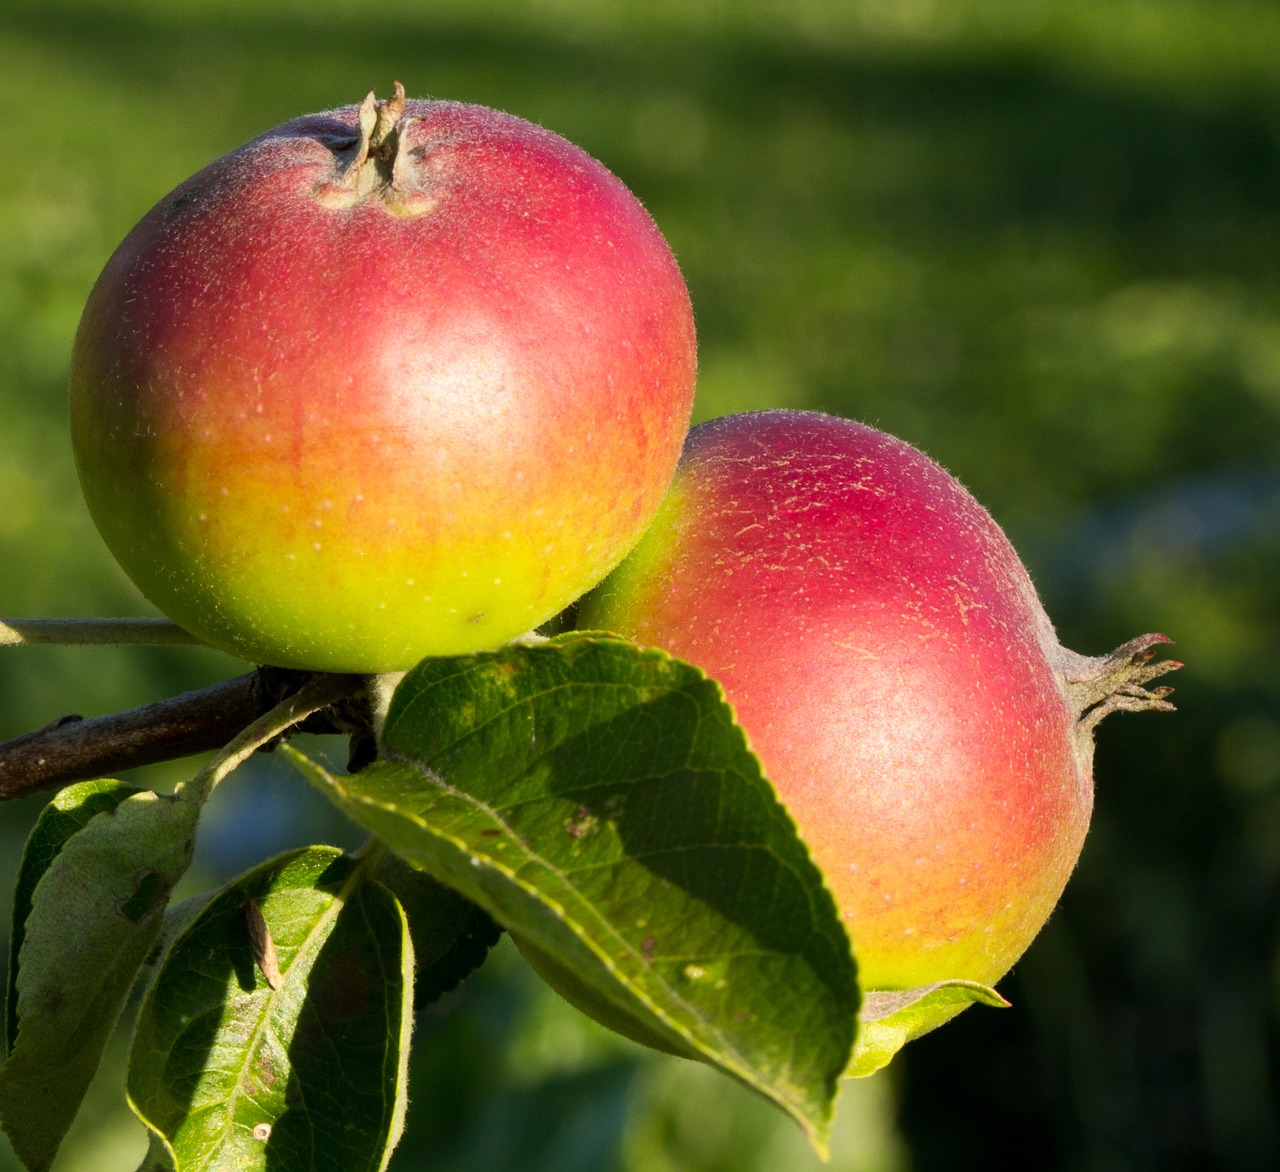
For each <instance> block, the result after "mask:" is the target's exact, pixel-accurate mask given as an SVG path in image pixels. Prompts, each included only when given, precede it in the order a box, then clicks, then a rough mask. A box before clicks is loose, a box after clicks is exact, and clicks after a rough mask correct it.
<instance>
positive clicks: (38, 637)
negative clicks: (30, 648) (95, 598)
mask: <svg viewBox="0 0 1280 1172" xmlns="http://www.w3.org/2000/svg"><path fill="white" fill-rule="evenodd" d="M199 642H200V640H199V639H197V638H196V637H195V636H194V635H189V634H188V633H187V632H186V631H184V630H183V629H182V628H181V627H179V626H178V625H177V624H175V623H171V622H170V621H169V620H168V619H0V647H21V646H23V645H25V644H29V643H59V644H62V645H64V646H85V645H89V644H102V643H129V644H133V645H135V646H151V647H171V646H174V645H178V644H191V643H199Z"/></svg>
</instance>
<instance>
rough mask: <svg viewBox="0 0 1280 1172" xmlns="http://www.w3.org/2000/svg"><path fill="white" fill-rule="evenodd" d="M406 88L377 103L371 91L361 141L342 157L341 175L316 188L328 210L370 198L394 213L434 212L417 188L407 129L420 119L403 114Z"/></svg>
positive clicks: (364, 106) (399, 87)
mask: <svg viewBox="0 0 1280 1172" xmlns="http://www.w3.org/2000/svg"><path fill="white" fill-rule="evenodd" d="M404 108H405V96H404V86H403V85H401V84H400V83H399V82H398V81H397V82H396V83H395V93H394V94H393V95H392V96H391V97H390V98H386V99H385V100H381V101H380V100H379V99H378V98H377V96H376V95H375V94H374V91H373V90H370V91H369V93H368V94H367V95H366V96H365V99H364V101H363V102H361V104H360V121H359V130H360V137H359V139H358V140H354V141H352V142H351V144H350V145H348V146H346V147H344V148H343V149H342V150H341V152H340V153H339V154H338V158H337V174H336V175H335V176H334V177H333V178H331V179H326V180H325V181H324V182H323V183H321V184H320V185H319V186H318V187H317V189H316V198H317V199H318V200H319V201H320V202H321V203H322V204H324V205H325V206H326V207H331V208H349V207H354V206H355V205H356V204H358V203H360V202H362V201H363V200H365V199H368V198H370V197H376V198H378V199H379V200H380V201H381V202H382V204H383V205H384V206H385V207H386V209H387V210H388V211H390V212H392V213H394V214H395V215H400V216H417V215H421V214H422V213H424V212H427V211H430V210H431V207H432V204H433V203H434V201H433V200H432V199H431V197H430V196H428V195H427V194H426V193H425V192H423V191H421V190H418V187H417V181H416V177H415V176H414V175H413V174H412V171H411V168H410V158H411V156H410V154H409V150H408V147H407V145H406V143H405V139H406V137H407V136H406V131H407V130H408V129H409V128H410V127H411V126H413V125H414V124H415V123H416V122H419V121H420V119H417V118H406V117H405V116H404Z"/></svg>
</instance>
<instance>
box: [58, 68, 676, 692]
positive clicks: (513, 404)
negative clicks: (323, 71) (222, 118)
mask: <svg viewBox="0 0 1280 1172" xmlns="http://www.w3.org/2000/svg"><path fill="white" fill-rule="evenodd" d="M397 89H398V94H397V98H395V99H391V100H390V101H388V102H381V103H376V105H375V104H374V103H373V100H372V95H370V98H369V99H366V102H365V104H364V106H363V107H356V106H349V107H345V108H342V109H337V110H332V111H329V112H327V113H322V114H316V115H310V116H307V117H303V118H299V119H297V120H295V121H292V122H288V123H286V124H284V125H283V126H280V127H277V128H276V129H274V130H271V131H269V132H267V133H266V134H264V135H262V136H260V137H259V138H256V139H254V140H253V141H251V142H249V143H247V144H246V145H244V146H243V147H240V148H239V149H237V150H235V151H233V152H231V153H230V154H229V155H227V156H225V157H223V158H222V159H219V160H218V161H217V162H215V163H213V164H211V165H210V166H209V167H207V168H205V169H204V170H203V171H201V172H199V173H198V174H197V175H195V176H193V177H192V178H191V179H189V180H187V181H186V182H185V183H183V184H182V185H180V186H179V187H178V188H177V189H175V190H174V191H173V192H171V193H170V194H169V195H167V196H166V197H165V198H164V199H162V200H161V201H160V202H159V203H158V204H157V205H156V207H155V208H153V209H152V210H151V211H150V212H149V213H148V214H147V215H146V216H145V217H144V218H143V219H142V220H141V221H140V222H139V223H138V225H137V226H136V227H135V228H134V229H133V230H132V231H131V232H130V233H129V235H128V237H127V238H126V239H125V240H124V242H123V243H122V244H121V245H120V247H119V248H118V249H117V251H116V253H115V254H114V255H113V256H112V257H111V259H110V261H109V262H108V263H107V265H106V268H105V269H104V271H103V273H102V275H101V276H100V277H99V279H98V282H97V284H96V285H95V287H94V289H93V292H92V294H91V295H90V297H89V300H88V304H87V306H86V308H85V311H84V315H83V318H82V320H81V323H80V328H79V331H78V334H77V337H76V342H75V347H74V353H73V357H72V370H71V386H70V407H71V428H72V439H73V445H74V450H75V456H76V462H77V467H78V470H79V473H80V478H81V483H82V487H83V490H84V495H85V498H86V500H87V502H88V504H89V508H90V511H91V513H92V516H93V519H94V521H95V522H96V524H97V526H98V528H99V530H100V531H101V533H102V536H103V538H104V539H105V541H106V543H107V545H108V547H109V548H110V549H111V551H112V553H113V554H114V555H115V557H116V559H117V560H118V561H119V562H120V564H121V565H122V566H123V568H124V569H125V571H126V572H127V573H128V574H129V576H130V577H131V578H132V579H133V580H134V582H135V583H136V584H137V586H138V587H139V588H140V589H141V591H142V592H143V594H144V595H146V597H147V598H149V599H150V600H151V601H152V602H153V603H154V604H155V605H156V606H158V607H159V608H160V609H161V610H162V611H164V612H165V613H166V614H167V615H169V617H170V618H172V619H173V620H174V621H175V622H177V623H178V624H179V625H181V626H182V627H184V628H186V629H187V630H188V631H190V632H191V633H193V634H195V635H197V636H198V637H200V638H201V639H203V640H205V641H206V642H208V643H210V644H212V645H214V646H216V647H220V648H222V649H224V650H226V651H229V652H232V653H233V654H236V655H239V656H242V657H244V658H247V659H250V660H253V661H254V662H258V663H267V664H274V665H278V666H283V667H294V668H308V669H316V670H330V671H349V672H378V671H389V670H397V669H403V668H408V667H409V666H411V665H412V664H414V663H416V662H417V661H418V660H419V659H421V658H422V657H424V656H427V655H446V654H456V653H464V652H468V651H472V650H476V649H479V648H485V647H491V646H495V645H497V644H500V643H502V642H504V641H506V640H508V639H510V638H512V637H515V636H518V635H520V634H523V633H524V632H526V631H529V630H531V629H532V628H534V627H536V626H537V625H538V624H540V623H542V622H543V621H545V620H546V619H547V618H549V617H551V616H553V615H554V614H556V613H557V612H558V611H560V610H561V609H562V608H563V607H564V606H566V605H567V604H568V603H569V602H570V601H572V600H573V599H574V598H576V597H577V596H578V595H580V594H581V593H582V592H583V591H584V590H586V589H588V588H589V587H590V586H592V585H593V584H595V583H596V582H598V581H599V580H600V579H601V578H602V577H603V576H604V575H605V574H606V573H607V572H608V570H609V569H610V568H611V567H612V566H614V565H615V564H616V563H617V562H618V561H619V559H620V558H621V557H622V556H623V555H624V554H625V553H626V552H627V550H628V549H629V548H630V547H631V545H632V544H634V542H635V540H636V539H637V538H638V536H639V535H640V533H641V532H642V531H643V530H644V528H645V526H646V525H647V524H648V522H649V521H650V520H651V518H652V517H653V515H654V513H655V512H656V510H657V508H658V507H659V505H660V504H661V501H662V498H663V494H664V493H665V491H666V488H667V485H668V483H669V481H670V478H671V475H672V473H673V471H674V468H675V464H676V460H677V459H678V457H679V452H680V445H681V442H682V440H683V438H684V435H685V433H686V431H687V428H688V420H689V412H690V408H691V406H692V399H693V386H694V378H695V366H696V359H695V341H694V327H693V317H692V312H691V308H690V304H689V297H688V293H687V290H686V288H685V285H684V281H683V279H682V278H681V275H680V272H679V269H678V267H677V264H676V262H675V259H674V258H673V256H672V254H671V251H670V249H669V248H668V247H667V244H666V242H665V241H664V240H663V238H662V236H661V234H660V232H659V231H658V229H657V227H656V226H655V225H654V223H653V221H652V219H651V218H650V217H649V215H648V213H647V212H645V210H644V209H643V208H642V207H641V205H640V204H639V202H638V201H637V200H636V199H635V197H634V196H633V195H632V194H631V193H630V192H629V191H628V190H627V189H626V187H625V186H624V185H623V184H622V183H621V182H620V181H619V180H618V179H616V178H615V177H614V176H613V175H611V174H610V173H609V172H608V171H607V170H606V169H605V168H604V167H603V166H602V165H601V164H599V163H598V162H596V161H595V160H593V159H592V158H591V157H590V156H588V155H587V154H585V153H584V152H582V151H581V150H579V149H578V148H577V147H574V146H572V145H571V144H569V143H568V142H566V141H565V140H564V139H562V138H559V137H558V136H556V135H554V134H552V133H550V132H548V131H545V130H542V129H540V128H538V127H535V126H533V125H531V124H529V123H527V122H524V121H522V120H520V119H518V118H514V117H512V116H509V115H506V114H502V113H499V112H497V111H494V110H489V109H486V108H483V107H478V106H471V105H463V104H459V103H453V102H436V101H409V102H408V103H404V102H403V90H400V89H399V87H397ZM397 102H399V105H397V104H396V103H397ZM362 110H363V112H364V115H365V116H366V117H367V121H366V123H365V124H362V122H361V118H362ZM375 119H376V120H377V121H378V126H379V130H378V131H375V132H374V134H373V137H372V138H371V137H370V132H369V127H370V126H371V125H373V122H374V121H375ZM379 133H385V135H386V137H384V139H383V141H382V144H381V150H379V142H378V134H379ZM362 151H363V152H364V154H363V155H361V152H362ZM357 156H360V157H357Z"/></svg>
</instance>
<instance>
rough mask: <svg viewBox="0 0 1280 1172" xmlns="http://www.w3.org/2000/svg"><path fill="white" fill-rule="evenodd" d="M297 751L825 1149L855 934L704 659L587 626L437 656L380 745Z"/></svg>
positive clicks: (580, 996) (472, 894)
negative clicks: (337, 760) (353, 761)
mask: <svg viewBox="0 0 1280 1172" xmlns="http://www.w3.org/2000/svg"><path fill="white" fill-rule="evenodd" d="M294 756H295V759H297V755H296V754H294ZM303 768H304V771H305V772H306V773H307V774H308V776H309V777H310V778H311V779H312V781H313V782H314V783H315V784H317V785H318V786H320V788H322V789H323V790H324V791H325V792H326V793H328V794H329V796H330V797H331V798H332V799H333V800H334V801H335V802H337V803H338V805H339V806H340V807H341V808H343V809H344V810H346V811H347V812H348V813H349V814H351V815H352V816H353V817H354V818H355V819H356V820H357V821H359V822H361V823H363V824H364V825H365V826H366V827H368V828H369V829H370V830H372V831H373V832H374V833H375V834H377V835H379V836H381V837H382V838H383V839H384V840H385V841H387V842H388V843H389V844H390V845H391V847H392V849H393V850H395V851H396V852H397V853H398V854H400V855H401V856H403V857H404V858H406V859H408V860H409V861H411V862H412V863H414V864H415V865H416V866H419V867H421V868H423V870H426V871H428V872H430V873H431V874H433V875H434V876H435V877H436V878H438V879H439V880H440V881H441V882H442V883H446V884H448V885H449V886H451V887H454V888H456V889H457V890H459V891H461V892H462V893H463V894H464V895H466V896H467V897H468V898H469V899H472V900H474V901H475V902H476V903H478V904H479V905H480V906H481V907H483V908H484V909H485V910H486V911H487V912H489V913H490V914H491V915H492V916H493V917H494V919H496V920H497V921H498V922H499V923H500V924H502V925H503V926H504V927H506V928H507V929H508V930H509V931H510V932H511V934H512V936H513V937H514V938H515V939H516V941H517V943H518V944H519V946H520V948H521V950H522V951H523V952H524V953H525V955H526V957H528V958H529V959H530V961H531V962H532V963H533V964H534V966H535V967H536V968H537V969H538V970H539V971H540V972H541V973H542V974H543V975H544V976H545V977H546V978H547V979H548V980H549V981H550V982H551V983H552V984H553V985H554V986H555V987H556V988H557V989H558V990H559V991H560V992H561V993H562V994H564V995H565V996H566V997H567V998H568V999H569V1000H571V1001H573V1002H574V1003H575V1004H577V1005H578V1006H579V1007H580V1008H582V1009H584V1010H586V1011H587V1012H588V1013H590V1014H591V1015H592V1016H594V1017H596V1018H597V1019H598V1020H600V1021H603V1022H604V1023H605V1024H607V1025H609V1026H611V1027H612V1028H614V1029H617V1030H618V1031H619V1032H621V1033H624V1034H627V1035H628V1036H630V1037H633V1038H636V1039H638V1040H641V1041H644V1042H647V1043H649V1044H651V1045H655V1046H658V1047H660V1048H662V1049H666V1050H670V1051H672V1052H675V1053H678V1054H683V1055H686V1056H688V1057H693V1058H699V1059H702V1060H703V1061H706V1062H710V1063H712V1064H713V1065H716V1066H718V1067H720V1068H721V1069H723V1070H725V1071H727V1072H729V1073H730V1074H732V1075H734V1076H736V1077H737V1078H739V1079H741V1080H742V1081H743V1082H745V1083H747V1084H748V1085H749V1086H752V1087H754V1088H756V1089H757V1090H759V1091H760V1092H762V1093H763V1094H765V1095H767V1096H768V1097H769V1098H771V1099H773V1100H774V1101H775V1102H776V1103H778V1104H779V1105H780V1106H782V1107H783V1108H784V1109H785V1110H787V1111H788V1112H790V1113H791V1114H792V1115H793V1116H794V1117H795V1118H796V1119H797V1120H799V1121H800V1123H801V1124H802V1126H804V1127H805V1129H806V1131H807V1132H808V1134H809V1135H810V1138H811V1139H812V1140H813V1141H814V1143H815V1145H817V1146H819V1147H820V1148H821V1146H822V1145H823V1143H824V1137H825V1134H826V1131H827V1128H828V1124H829V1121H830V1117H831V1104H832V1099H833V1096H834V1093H835V1088H836V1085H837V1080H838V1077H839V1075H840V1073H841V1072H842V1071H843V1070H844V1068H845V1065H846V1063H847V1061H848V1058H849V1054H850V1050H851V1047H852V1041H853V1031H854V1025H855V1014H856V1012H857V1008H858V991H857V982H856V980H855V972H854V965H853V960H852V955H851V952H850V948H849V942H848V938H847V936H846V935H845V932H844V929H843V927H842V926H841V924H840V922H839V919H838V917H837V915H836V911H835V906H834V903H833V902H832V899H831V897H830V895H829V894H828V892H827V890H826V888H825V887H824V885H823V881H822V877H821V875H820V873H819V872H818V870H817V868H816V867H815V866H814V864H813V863H812V861H811V860H810V858H809V854H808V851H807V849H806V848H805V846H804V845H803V843H802V842H801V841H800V839H799V837H798V836H797V834H796V830H795V826H794V824H793V822H792V821H791V818H790V817H789V816H788V814H787V813H786V811H785V810H784V809H783V807H782V805H781V804H780V803H779V802H778V800H777V797H776V795H775V793H774V791H773V788H772V786H771V785H769V783H768V782H767V781H766V780H765V779H764V778H763V776H762V775H761V773H760V767H759V763H758V761H757V760H756V758H755V757H754V756H753V755H752V753H751V752H750V751H749V750H748V748H747V745H746V741H745V738H744V737H743V734H742V731H741V729H740V728H738V726H737V725H736V723H735V722H734V720H733V717H732V712H731V710H730V709H729V707H728V706H727V705H726V703H725V702H724V699H723V696H722V694H721V692H720V689H719V687H718V685H716V684H715V683H714V682H713V681H711V680H709V679H708V678H707V677H706V676H705V675H704V674H703V673H702V672H700V671H699V670H698V669H696V668H694V667H692V666H690V665H689V664H686V663H682V662H680V661H679V660H675V659H672V658H671V657H670V656H667V655H664V654H662V653H661V652H658V651H654V650H650V649H644V648H640V647H637V646H635V645H634V644H632V643H629V642H627V641H625V640H622V639H617V638H613V637H604V636H584V635H567V636H561V637H559V638H557V639H554V640H551V641H549V642H546V643H542V644H539V645H534V646H510V647H505V648H503V649H501V650H499V651H494V652H489V653H486V654H481V655H475V656H464V657H457V658H449V659H433V660H427V661H425V662H424V663H422V664H420V665H419V666H418V667H417V668H416V669H414V671H412V672H411V673H409V675H408V676H407V677H406V678H405V680H404V681H403V682H402V684H401V685H400V687H399V689H398V690H397V692H396V694H395V696H394V698H393V700H392V703H391V707H390V711H389V713H388V716H387V721H386V725H385V728H384V730H383V736H382V757H381V759H380V760H378V761H376V762H374V763H373V764H372V765H370V766H369V767H368V768H366V769H364V770H363V771H361V772H360V773H358V774H355V775H354V776H351V777H335V776H332V775H330V774H328V773H327V772H325V771H324V770H323V769H320V768H319V767H318V766H314V765H311V766H304V767H303Z"/></svg>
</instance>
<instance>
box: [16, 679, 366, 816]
mask: <svg viewBox="0 0 1280 1172" xmlns="http://www.w3.org/2000/svg"><path fill="white" fill-rule="evenodd" d="M311 678H312V673H310V672H292V671H284V670H282V669H274V668H260V669H259V670H258V671H256V672H253V673H252V674H250V675H243V676H237V677H236V678H235V679H233V680H227V681H226V682H225V683H221V684H214V685H213V686H212V687H209V688H201V689H200V690H198V691H195V692H184V693H183V694H182V695H180V696H172V697H170V698H169V699H167V700H160V701H157V702H156V703H155V704H147V705H146V706H144V707H142V708H133V709H130V710H129V711H127V712H117V713H115V714H113V715H111V716H95V717H92V718H90V719H89V720H84V719H82V718H81V717H79V716H64V717H63V718H62V719H61V720H56V721H54V722H53V724H51V725H49V726H48V727H46V728H42V729H40V730H39V731H37V732H33V733H28V734H26V735H25V736H21V737H15V738H14V739H13V740H11V741H6V742H4V743H2V744H0V801H7V800H8V799H10V798H18V797H23V796H25V795H26V794H31V793H37V792H38V791H40V790H49V789H57V788H60V787H61V786H63V785H67V784H69V783H71V782H73V781H85V780H88V779H89V778H95V777H109V776H111V775H112V774H114V773H117V772H119V771H120V770H122V769H132V768H134V767H135V766H138V765H154V764H155V763H156V762H158V761H172V760H174V759H176V758H178V757H189V756H191V755H192V754H195V753H205V752H208V751H210V750H212V749H220V748H222V747H223V746H224V745H226V744H227V743H228V742H229V741H231V740H232V739H233V738H234V737H235V736H236V735H237V734H239V733H240V732H242V731H243V730H244V729H245V728H247V727H248V726H249V725H250V724H252V723H253V722H254V721H255V720H257V719H258V718H259V717H261V716H263V715H264V714H265V713H267V712H269V711H270V710H271V709H272V708H273V707H275V705H276V704H278V703H280V702H281V701H282V700H283V699H285V698H286V697H287V696H290V695H292V694H293V693H295V692H297V691H298V689H299V688H301V687H302V686H303V684H305V683H306V682H307V681H308V680H309V679H311ZM306 727H307V728H308V729H309V730H313V731H344V729H343V726H340V725H335V724H334V723H333V722H331V721H329V722H326V721H323V720H322V721H320V722H315V721H314V718H313V720H312V721H309V722H307V723H306Z"/></svg>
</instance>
